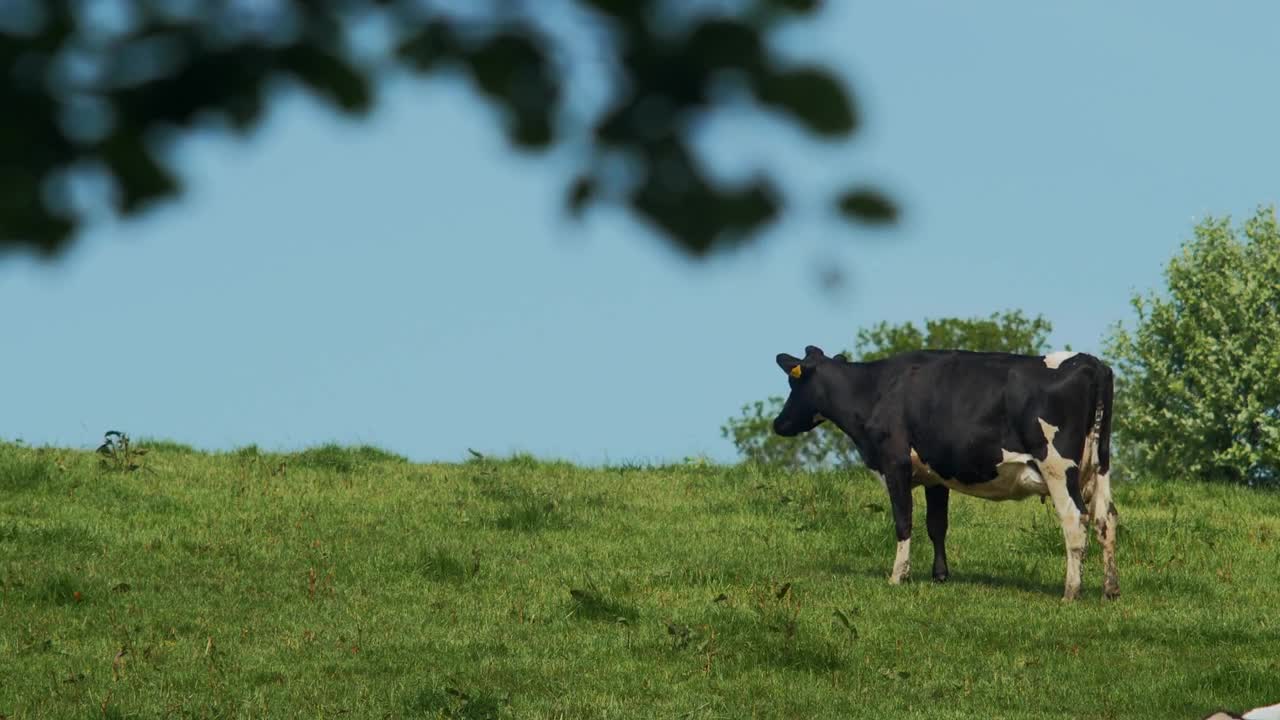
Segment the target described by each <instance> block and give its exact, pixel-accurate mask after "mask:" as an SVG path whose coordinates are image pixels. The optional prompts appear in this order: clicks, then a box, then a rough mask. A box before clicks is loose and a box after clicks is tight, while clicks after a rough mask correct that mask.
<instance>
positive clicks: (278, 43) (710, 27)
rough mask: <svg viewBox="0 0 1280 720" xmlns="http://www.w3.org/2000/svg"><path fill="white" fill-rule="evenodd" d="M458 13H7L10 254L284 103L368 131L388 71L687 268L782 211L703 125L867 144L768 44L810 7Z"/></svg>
mask: <svg viewBox="0 0 1280 720" xmlns="http://www.w3.org/2000/svg"><path fill="white" fill-rule="evenodd" d="M445 4H446V3H441V2H432V1H431V0H334V1H333V2H314V1H311V0H280V1H278V2H269V3H251V2H232V3H201V2H180V1H177V0H118V1H117V2H113V3H84V2H81V1H79V0H49V1H47V2H39V1H37V0H13V1H12V2H6V3H4V4H3V7H4V8H5V9H4V11H3V13H0V67H3V68H4V69H5V71H6V72H5V73H4V74H3V76H2V77H0V108H2V109H3V111H0V187H3V188H4V193H0V250H4V249H11V248H23V249H27V250H34V251H38V252H41V253H43V254H45V255H53V254H56V253H57V252H58V251H60V250H62V249H63V248H64V247H65V246H66V245H67V244H68V243H69V242H70V241H71V239H72V238H73V237H74V235H75V234H76V231H77V229H78V228H79V227H80V226H81V225H82V224H83V223H84V222H86V220H85V219H84V218H83V217H82V216H81V215H80V214H79V213H78V211H77V210H76V208H74V207H72V205H73V203H72V202H71V201H70V200H69V197H68V192H67V178H69V177H73V176H76V175H77V174H79V175H83V174H84V173H86V172H96V173H100V174H101V176H103V177H105V178H106V179H107V180H108V181H109V184H110V185H111V186H112V187H113V188H114V190H113V192H112V196H113V200H112V204H113V208H114V210H115V211H116V212H118V213H119V214H122V215H126V216H127V215H133V214H135V213H137V212H139V211H141V210H143V209H144V208H146V207H148V206H150V205H152V204H153V203H154V202H155V201H158V200H162V199H166V198H170V197H172V196H174V195H175V194H177V193H178V191H179V189H180V187H181V181H180V178H179V176H178V174H177V173H176V172H175V170H174V169H173V168H172V167H170V165H169V163H168V161H167V160H166V153H165V152H164V147H165V145H166V144H167V143H168V141H170V140H172V139H174V138H178V137H181V136H182V135H184V134H186V133H189V132H191V131H193V130H194V129H196V128H198V127H200V126H202V125H207V124H208V121H213V122H214V123H221V124H225V125H227V126H229V127H230V128H232V129H234V130H236V131H239V132H246V131H248V130H250V129H252V128H253V127H255V126H256V125H257V124H258V122H259V120H260V119H261V118H262V115H263V112H264V110H265V109H266V107H267V106H268V105H269V103H270V101H271V100H272V96H273V91H274V89H275V88H276V87H277V86H278V85H279V84H280V83H281V81H285V82H291V83H295V84H300V85H302V86H305V87H307V88H309V89H310V90H312V91H313V92H314V93H315V94H317V95H318V96H319V97H321V98H322V99H324V100H325V101H327V103H328V104H329V105H330V106H331V107H333V108H334V109H336V110H338V111H340V112H343V113H347V114H353V115H360V114H363V113H366V112H367V111H368V110H369V109H370V108H371V107H372V106H373V105H374V104H375V99H376V91H377V87H378V82H377V81H378V78H379V77H381V76H383V75H384V74H385V73H386V72H388V71H391V70H394V69H397V68H402V69H407V70H409V71H411V72H415V73H419V74H424V75H426V74H438V73H442V72H456V73H459V74H461V75H462V76H463V77H466V78H467V79H469V80H470V82H471V85H472V86H473V87H474V89H475V91H476V93H477V94H478V96H479V97H480V98H482V99H483V100H484V101H486V102H487V103H488V104H489V105H491V106H492V107H493V108H494V109H495V110H496V111H497V112H498V113H499V114H500V115H501V117H502V118H503V120H504V124H505V131H506V134H507V137H508V138H509V140H510V142H511V143H512V144H513V145H514V146H516V147H517V148H521V149H525V150H543V149H547V148H550V147H553V146H556V145H558V144H565V143H567V144H569V145H571V146H575V149H577V150H579V151H580V152H579V156H580V160H581V164H580V166H579V167H578V168H577V169H576V170H574V171H573V174H572V176H571V177H570V178H567V179H566V181H565V201H566V206H567V208H568V209H569V210H570V211H572V212H573V213H575V214H577V213H581V212H582V211H583V210H585V209H587V208H588V207H590V206H592V205H597V204H613V205H617V206H622V207H626V208H629V209H630V210H631V211H632V212H633V213H634V214H635V215H636V216H637V217H639V218H640V219H642V220H643V221H645V222H647V223H648V224H650V225H651V226H653V227H654V228H656V229H657V230H658V231H659V233H660V234H661V235H662V236H664V237H666V238H667V239H668V240H669V241H671V242H672V243H673V244H674V245H676V246H677V247H679V248H681V249H683V250H685V251H687V252H689V253H691V254H693V255H695V256H697V255H702V254H704V253H706V252H708V251H709V250H710V249H712V248H713V247H715V246H717V245H720V244H732V243H737V242H742V241H743V240H745V239H746V238H747V237H749V236H750V235H751V234H752V233H753V232H755V231H757V230H758V229H760V228H761V227H762V226H764V225H765V224H767V223H768V222H770V221H771V220H773V219H774V218H775V217H776V216H777V215H778V214H779V212H781V210H782V209H783V206H784V204H785V200H784V198H783V196H782V193H781V192H780V190H779V189H778V187H776V184H775V182H774V181H773V180H772V179H771V177H770V174H769V173H768V172H767V169H765V170H762V171H761V172H760V174H758V175H757V176H755V177H754V178H749V179H747V180H745V181H726V180H723V179H720V178H717V177H715V175H714V174H713V173H712V171H711V169H710V168H709V167H708V166H707V164H706V162H705V160H704V159H703V158H700V157H699V156H698V155H697V154H696V153H695V152H694V149H693V147H692V135H693V133H694V131H695V129H696V128H697V126H698V124H699V121H700V120H701V119H703V118H705V117H706V116H707V115H708V114H710V113H712V112H713V111H715V110H717V109H719V108H735V109H736V108H741V107H744V106H745V103H744V102H743V101H744V100H749V101H752V102H754V103H755V104H756V105H757V107H759V108H761V109H763V110H765V111H768V112H770V113H773V114H776V115H778V116H780V117H781V118H783V119H785V120H786V121H789V122H791V123H794V124H795V125H798V126H799V127H801V128H803V129H804V130H807V131H809V133H811V134H812V135H813V136H815V137H817V138H819V139H824V140H832V139H838V138H843V137H846V136H848V135H850V134H851V133H853V132H854V131H855V129H856V128H857V126H858V112H857V108H856V105H855V103H854V99H853V97H852V94H851V92H850V91H849V89H848V88H847V87H846V86H845V84H844V83H843V82H842V81H841V79H840V78H839V77H838V76H837V75H836V74H835V73H833V72H832V71H831V70H830V69H829V68H827V67H824V66H822V65H819V64H805V63H798V62H793V61H789V60H787V59H784V58H783V57H782V56H781V55H780V54H779V53H778V52H777V51H776V50H775V49H774V48H773V47H772V44H771V40H772V38H773V37H774V36H775V35H776V34H777V31H778V30H779V29H780V28H782V27H783V26H784V25H785V24H786V23H787V22H788V21H789V20H791V19H794V18H798V17H801V16H805V15H809V14H811V13H812V12H813V11H814V10H815V9H816V7H817V6H818V4H819V3H818V2H817V0H749V1H745V2H740V3H733V4H728V5H726V4H725V3H707V4H706V5H704V6H702V8H703V9H702V11H699V10H698V7H699V5H698V4H692V5H691V4H689V3H685V2H680V1H678V0H560V1H559V2H555V3H552V2H543V1H542V0H539V1H538V2H532V0H528V1H525V2H476V3H469V4H460V3H452V4H450V5H451V6H452V8H451V10H448V11H446V10H444V9H442V8H441V7H440V6H441V5H445ZM459 5H463V8H464V9H465V13H462V14H459V12H458V10H459V8H458V7H457V6H459ZM548 17H553V18H556V19H557V20H556V21H552V20H547V18H548ZM370 27H376V28H384V29H387V30H388V33H389V34H390V40H389V43H386V44H384V45H385V46H380V45H378V44H377V43H361V42H360V41H358V39H357V34H358V32H357V29H358V28H370ZM584 40H595V41H598V42H595V44H594V47H593V54H592V57H591V58H590V61H591V62H592V63H593V64H594V65H598V66H599V67H600V68H601V69H602V70H601V71H602V72H603V73H605V74H606V77H604V78H603V80H604V81H605V82H606V83H607V85H608V86H609V87H611V88H612V89H613V93H612V95H611V96H610V97H609V98H608V99H607V100H606V102H604V103H603V105H602V106H601V107H600V108H598V109H597V110H595V111H593V112H588V113H586V117H582V116H576V115H575V112H574V111H575V110H576V109H577V108H574V107H570V105H569V103H568V102H567V95H568V94H569V93H568V92H567V88H566V80H565V78H566V75H567V72H568V69H569V66H570V64H571V63H573V62H575V60H574V51H573V49H574V48H575V47H577V46H580V45H582V44H583V41H584ZM579 64H581V63H579ZM423 132H431V128H429V127H428V128H423ZM619 169H621V171H619ZM830 192H831V197H830V198H829V200H830V203H831V206H832V207H833V208H835V209H836V210H837V211H839V212H841V213H843V214H844V215H846V216H847V217H850V218H856V219H862V220H866V221H870V222H882V221H887V220H892V219H893V218H894V216H895V213H896V210H895V208H894V206H893V205H892V203H891V202H890V201H889V200H888V199H886V198H885V197H884V196H883V195H882V194H881V193H880V192H878V191H876V190H875V189H874V188H868V187H865V186H862V185H861V184H860V183H851V185H850V186H849V187H845V188H831V190H830Z"/></svg>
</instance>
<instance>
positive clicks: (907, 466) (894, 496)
mask: <svg viewBox="0 0 1280 720" xmlns="http://www.w3.org/2000/svg"><path fill="white" fill-rule="evenodd" d="M884 476H885V477H884V484H885V489H887V490H888V491H889V504H890V505H892V506H893V525H894V529H895V530H896V531H897V535H898V553H897V555H895V556H894V558H893V574H892V575H890V576H889V583H890V584H891V585H897V584H899V583H904V582H907V581H908V580H910V579H911V461H910V460H909V459H907V458H903V459H902V461H901V462H896V463H894V464H893V465H892V466H890V467H888V468H886V469H885V474H884Z"/></svg>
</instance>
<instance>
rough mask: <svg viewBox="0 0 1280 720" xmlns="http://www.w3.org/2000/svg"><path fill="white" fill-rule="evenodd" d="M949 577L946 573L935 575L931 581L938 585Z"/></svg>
mask: <svg viewBox="0 0 1280 720" xmlns="http://www.w3.org/2000/svg"><path fill="white" fill-rule="evenodd" d="M949 577H951V576H950V575H949V574H947V573H938V574H937V575H934V576H933V581H934V582H938V583H944V582H946V581H947V578H949Z"/></svg>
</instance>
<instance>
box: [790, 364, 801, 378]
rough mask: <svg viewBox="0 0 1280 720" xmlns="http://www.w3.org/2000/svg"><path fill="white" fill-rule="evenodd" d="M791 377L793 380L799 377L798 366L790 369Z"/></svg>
mask: <svg viewBox="0 0 1280 720" xmlns="http://www.w3.org/2000/svg"><path fill="white" fill-rule="evenodd" d="M791 377H793V378H798V377H800V366H799V365H797V366H795V367H793V368H791Z"/></svg>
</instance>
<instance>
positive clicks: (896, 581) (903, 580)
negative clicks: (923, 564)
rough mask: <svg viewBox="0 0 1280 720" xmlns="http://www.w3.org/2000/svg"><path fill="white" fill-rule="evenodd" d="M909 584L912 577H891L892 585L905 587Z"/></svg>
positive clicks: (890, 582)
mask: <svg viewBox="0 0 1280 720" xmlns="http://www.w3.org/2000/svg"><path fill="white" fill-rule="evenodd" d="M909 582H911V576H910V575H890V576H889V584H890V585H905V584H907V583H909Z"/></svg>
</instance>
